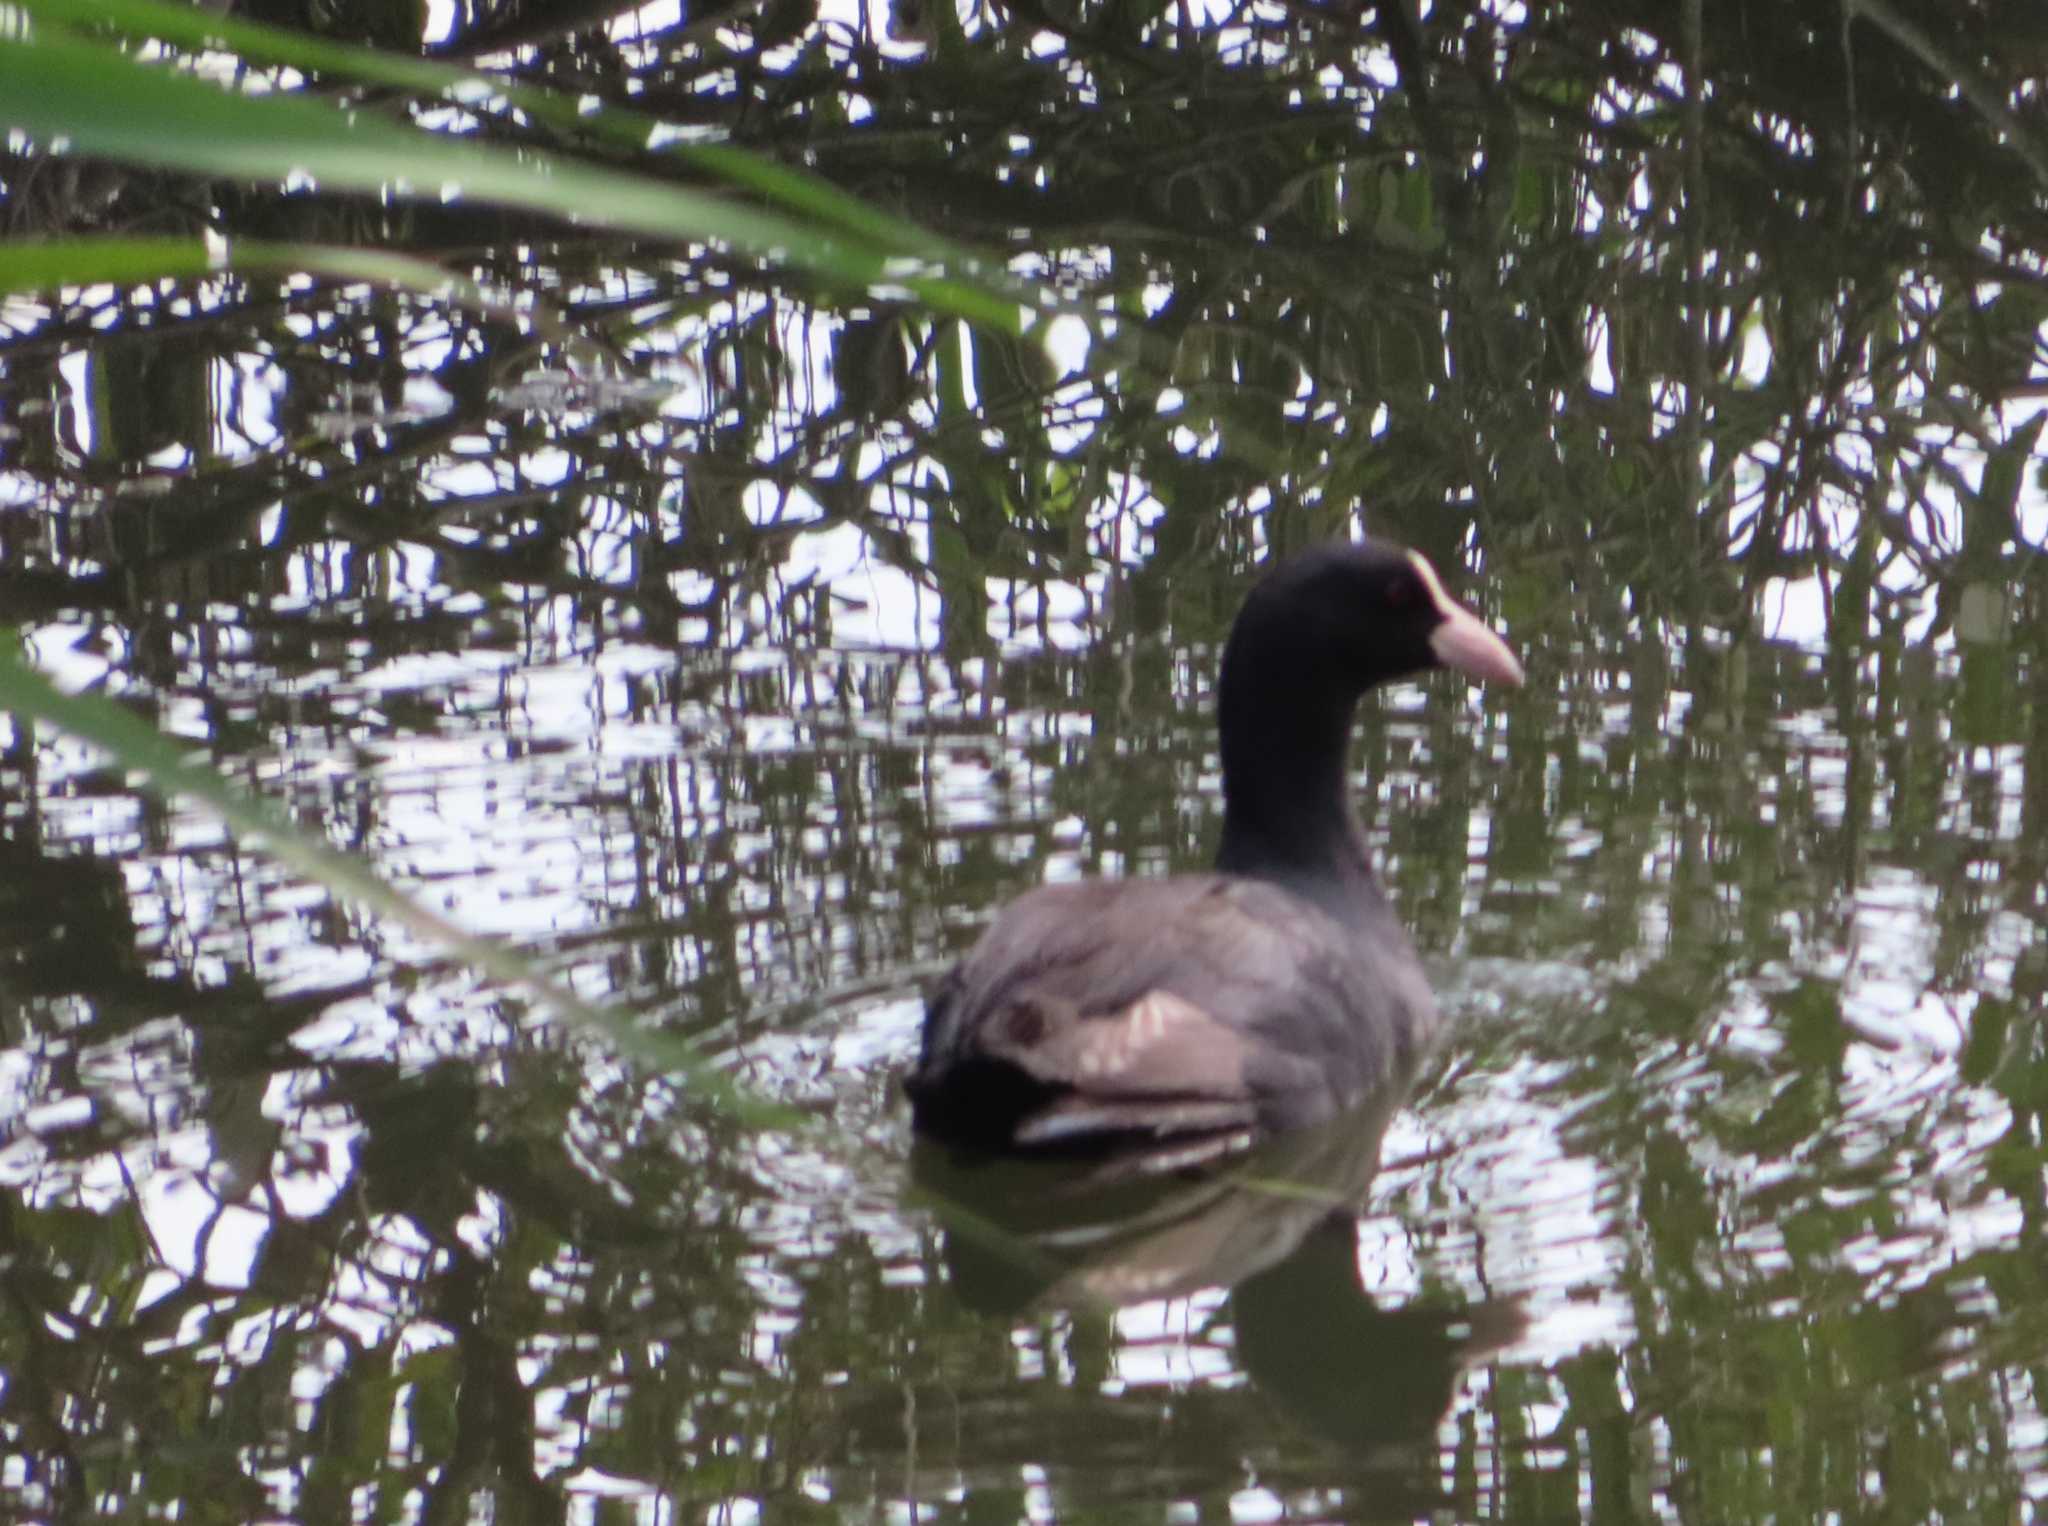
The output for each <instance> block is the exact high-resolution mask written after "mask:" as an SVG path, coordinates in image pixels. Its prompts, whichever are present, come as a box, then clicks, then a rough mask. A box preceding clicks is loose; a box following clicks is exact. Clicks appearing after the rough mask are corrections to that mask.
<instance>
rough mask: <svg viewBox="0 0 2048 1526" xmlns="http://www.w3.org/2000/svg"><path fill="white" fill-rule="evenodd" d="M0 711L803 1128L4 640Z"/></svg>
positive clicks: (724, 1098) (586, 1021)
mask: <svg viewBox="0 0 2048 1526" xmlns="http://www.w3.org/2000/svg"><path fill="white" fill-rule="evenodd" d="M0 709H7V710H11V711H13V712H14V713H15V714H16V715H18V716H27V717H29V718H31V719H34V720H39V721H42V722H45V723H46V724H48V725H51V726H55V727H57V728H58V729H59V730H61V731H64V732H67V733H69V734H70V735H72V736H74V737H77V738H78V739H79V740H81V741H85V742H89V743H91V744H92V745H93V746H95V747H98V748H100V749H102V750H103V751H105V752H106V753H108V754H109V755H110V756H111V757H112V758H113V759H114V760H115V761H116V763H118V764H119V765H120V766H121V767H122V768H124V769H127V770H130V771H131V772H134V773H136V774H139V775H141V777H142V778H143V780H144V781H145V782H146V783H147V784H148V786H149V788H150V789H152V790H154V791H155V792H156V793H157V794H159V795H162V796H163V797H165V798H166V799H173V800H181V801H184V802H186V803H187V804H191V805H196V806H199V807H201V808H203V809H205V810H207V811H210V812H211V813H212V814H213V815H215V816H217V817H219V818H220V819H221V821H222V822H224V823H225V824H226V825H227V827H228V828H229V830H231V831H233V832H234V833H235V834H236V835H237V836H239V837H240V838H242V839H243V841H245V842H246V843H248V844H249V845H251V846H252V847H256V848H258V849H260V850H261V851H262V852H264V853H266V854H268V855H269V856H270V857H271V858H273V859H275V860H277V861H278V862H279V863H281V864H283V865H284V866H285V867H286V868H287V869H290V870H291V871H292V872H293V873H294V874H297V875H300V876H302V877H304V878H305V879H308V880H311V881H313V882H314V883H316V884H318V885H320V886H322V887H324V888H325V889H326V890H327V891H328V893H329V894H331V895H333V896H335V897H337V898H338V899H341V900H344V901H348V902H352V903H353V904H355V905H357V906H359V907H361V908H362V909H364V910H365V911H368V912H372V913H374V914H375V915H377V916H380V917H385V918H388V919H390V920H391V921H393V922H396V923H399V924H400V925H402V926H404V927H406V928H408V929H410V930H411V931H412V932H413V933H415V934H416V935H418V936H419V937H421V938H423V939H427V940H429V941H431V942H432V943H434V944H435V945H436V946H438V947H440V948H442V949H444V950H446V951H447V952H448V953H449V954H450V955H452V956H453V957H455V958H457V959H460V960H462V961H463V962H464V963H465V964H468V965H470V966H471V967H472V968H474V969H477V970H480V971H482V972H483V973H484V974H485V975H488V976H489V977H490V978H491V979H493V980H495V981H498V982H500V983H502V984H505V985H510V986H518V987H521V988H523V989H525V990H527V991H529V992H530V993H532V994H533V995H534V996H535V997H537V998H538V999H539V1000H541V1001H542V1002H544V1003H545V1004H546V1005H547V1006H548V1007H549V1008H550V1009H552V1010H553V1011H554V1012H555V1013H556V1014H557V1015H559V1016H560V1017H562V1018H564V1019H565V1020H567V1021H569V1022H572V1023H575V1024H576V1025H577V1026H579V1027H582V1028H585V1029H587V1030H589V1031H591V1032H595V1033H599V1034H602V1035H603V1036H604V1037H605V1038H606V1039H607V1040H608V1041H609V1042H610V1043H611V1044H612V1045H613V1047H615V1048H616V1049H618V1050H619V1051H621V1052H622V1053H624V1054H626V1055H627V1056H629V1057H630V1058H632V1059H634V1060H637V1061H640V1062H641V1063H643V1064H646V1065H649V1066H651V1067H654V1068H657V1069H660V1070H663V1071H669V1072H673V1073H675V1074H677V1075H679V1076H681V1077H683V1078H684V1079H685V1080H686V1081H687V1082H688V1083H689V1084H690V1085H691V1086H692V1087H694V1088H695V1089H696V1090H697V1091H698V1092H699V1093H700V1094H701V1095H703V1096H705V1097H706V1098H707V1099H709V1100H711V1101H713V1102H715V1103H717V1104H718V1105H719V1106H721V1107H723V1108H725V1109H726V1110H727V1111H729V1112H730V1113H732V1114H734V1115H735V1116H737V1117H739V1118H740V1119H741V1120H742V1121H744V1122H747V1123H750V1124H753V1125H755V1126H757V1127H767V1128H791V1127H796V1126H798V1125H800V1124H801V1123H802V1122H803V1116H802V1115H801V1114H799V1113H797V1112H795V1111H794V1110H793V1109H790V1108H787V1107H783V1106H781V1105H780V1104H777V1103H772V1102H769V1101H766V1100H765V1099H762V1098H760V1097H758V1096H756V1095H755V1094H754V1093H752V1092H751V1091H749V1090H747V1089H746V1088H743V1087H741V1086H740V1085H738V1084H737V1083H736V1082H734V1081H733V1080H732V1078H731V1077H729V1076H727V1075H725V1074H724V1073H723V1072H721V1071H718V1070H716V1069H714V1068H713V1067H712V1066H711V1065H710V1064H709V1063H708V1062H707V1061H705V1060H704V1058H703V1057H702V1056H701V1055H699V1054H697V1052H696V1051H695V1050H694V1049H693V1048H692V1047H691V1046H690V1045H688V1044H686V1043H684V1042H683V1041H681V1040H680V1039H676V1038H673V1037H670V1036H667V1035H663V1034H659V1033H654V1032H651V1031H649V1030H648V1029H646V1028H643V1027H641V1026H640V1025H639V1024H638V1023H636V1022H634V1021H633V1019H632V1018H631V1017H630V1016H628V1015H627V1014H625V1013H623V1012H621V1011H619V1010H617V1009H616V1008H611V1007H598V1006H594V1005H592V1004H591V1003H589V1002H586V1001H585V1000H583V998H582V997H580V996H578V995H576V993H575V992H573V991H571V990H569V989H568V988H567V987H566V986H564V985H562V984H561V983H560V982H559V981H557V980H555V979H553V978H552V977H551V976H549V975H548V973H547V972H546V971H545V970H543V969H542V968H541V967H540V966H539V965H538V964H537V963H535V962H534V961H533V960H531V959H529V958H527V957H526V956H525V955H523V954H521V953H519V952H517V951H516V950H514V949H512V948H509V947H507V946H506V945H504V944H502V943H498V942H495V941H493V940H491V939H488V938H480V937H477V936H476V935H475V934H473V933H468V932H465V931H463V929H461V928H460V927H457V926H456V925H455V924H454V923H453V922H450V921H449V920H448V919H447V918H445V917H443V916H441V915H440V914H439V913H437V912H434V911H430V910H428V909H427V908H426V907H424V906H422V905H420V904H419V903H418V902H417V901H414V900H413V899H412V898H411V897H409V896H407V895H405V894H403V893H402V892H401V891H399V890H397V889H395V888H393V887H392V886H390V885H387V884H386V883H385V882H384V881H383V880H381V879H379V878H378V877H377V876H376V874H375V873H373V872H372V871H371V870H370V869H369V868H367V867H366V866H365V865H364V864H363V863H361V862H360V861H359V860H357V859H355V858H352V857H350V856H349V855H347V854H345V853H342V852H340V851H338V850H337V849H335V848H333V847H331V846H329V845H328V844H327V843H325V842H323V841H321V840H320V839H319V838H317V837H314V836H312V835H311V834H309V833H307V832H305V831H303V830H301V829H300V828H299V827H298V826H297V825H296V824H295V823H294V822H293V821H292V820H291V818H290V817H288V816H287V815H285V813H284V812H283V811H281V810H280V809H278V808H277V807H276V806H274V805H272V804H271V803H270V802H269V801H266V800H263V799H260V798H258V797H257V796H254V795H251V794H249V793H248V792H247V791H245V790H243V789H241V788H240V787H239V786H237V785H235V784H234V783H232V782H230V781H229V780H227V779H224V778H222V777H221V776H220V775H219V774H217V773H215V772H214V771H213V770H212V769H210V768H207V767H205V766H204V765H202V764H199V763H196V762H193V761H192V760H191V759H190V758H189V757H187V755H186V751H185V749H184V748H182V747H180V746H179V744H178V743H176V742H174V741H172V740H171V739H170V738H168V737H166V736H164V735H163V734H162V733H161V732H159V731H157V730H155V729H154V728H153V727H151V726H149V725H147V724H145V723H144V722H143V721H141V720H140V719H138V718H137V717H135V716H133V715H131V714H129V712H128V711H126V710H124V709H122V708H121V707H120V706H119V705H117V704H115V703H114V702H113V701H112V700H110V699H107V698H106V697H105V696H103V695H96V694H66V693H65V692H63V691H62V690H60V689H58V688H57V687H56V686H55V685H54V684H52V683H51V682H50V681H49V679H48V678H46V677H45V676H44V675H43V674H41V673H40V672H38V671H37V670H36V669H35V668H33V667H31V666H30V665H29V664H28V662H27V661H26V660H25V658H24V657H23V654H22V649H21V642H20V638H19V637H18V636H16V635H14V634H12V633H8V634H7V635H5V637H4V638H0Z"/></svg>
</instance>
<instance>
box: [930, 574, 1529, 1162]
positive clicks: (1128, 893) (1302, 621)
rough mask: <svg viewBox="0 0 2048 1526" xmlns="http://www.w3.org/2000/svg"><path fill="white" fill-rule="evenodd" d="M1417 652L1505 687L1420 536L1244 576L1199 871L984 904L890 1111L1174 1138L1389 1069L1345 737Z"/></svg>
mask: <svg viewBox="0 0 2048 1526" xmlns="http://www.w3.org/2000/svg"><path fill="white" fill-rule="evenodd" d="M1435 667H1447V668H1455V669H1457V670H1458V671H1460V672H1463V673H1467V674H1470V675H1471V676H1472V677H1474V678H1479V679H1491V680H1496V681H1499V682H1502V683H1509V684H1518V683H1520V682H1521V681H1522V667H1521V664H1520V663H1519V662H1517V661H1516V660H1515V657H1514V654H1513V653H1512V652H1510V651H1509V650H1508V648H1507V647H1506V645H1505V644H1503V643H1502V641H1501V640H1500V638H1499V637H1498V636H1496V635H1494V634H1493V632H1492V631H1490V630H1488V629H1487V628H1486V626H1485V625H1484V624H1482V623H1481V622H1480V620H1479V619H1478V617H1477V616H1475V615H1473V614H1472V613H1471V612H1470V611H1469V610H1466V609H1463V608H1461V607H1460V606H1459V605H1457V604H1455V603H1453V602H1452V601H1451V599H1450V597H1449V596H1448V595H1446V594H1445V592H1444V590H1443V585H1442V584H1441V583H1439V582H1438V581H1437V576H1436V573H1435V572H1434V571H1432V570H1431V568H1430V565H1429V563H1428V562H1426V561H1425V560H1423V558H1422V557H1421V556H1420V555H1418V554H1416V553H1414V552H1408V551H1401V550H1397V549H1395V548H1393V547H1389V546H1382V545H1376V544H1371V543H1364V544H1344V543H1340V544H1333V545H1325V546H1321V547H1318V548H1316V549H1314V550H1311V551H1308V552H1306V553H1304V554H1302V555H1300V556H1296V557H1294V558H1292V559H1290V560H1288V561H1285V562H1283V563H1282V564H1280V565H1279V566H1278V567H1276V568H1275V569H1274V570H1273V571H1272V572H1270V573H1269V574H1268V575H1267V576H1266V577H1265V578H1264V579H1263V580H1262V581H1261V582H1260V583H1259V584H1258V585H1257V586H1256V587H1255V588H1254V589H1253V590H1252V592H1251V594H1250V595H1249V596H1248V597H1247V598H1246V600H1245V603H1244V608H1243V609H1242V610H1240V611H1239V613H1238V617H1237V621H1236V624H1235V625H1234V626H1232V628H1231V632H1230V639H1229V641H1228V642H1227V643H1226V644H1225V646H1224V649H1223V671H1222V675H1221V678H1220V680H1219V682H1218V684H1217V725H1218V729H1219V731H1220V732H1221V738H1222V752H1223V844H1222V848H1221V850H1220V851H1219V852H1218V854H1217V857H1216V870H1215V872H1214V873H1212V874H1186V875H1176V876H1173V877H1171V878H1167V879H1150V880H1128V881H1106V880H1087V881H1078V882H1073V883H1067V884H1058V885H1045V886H1042V887H1040V888H1039V889H1037V890H1033V891H1030V892H1028V893H1026V894H1025V895H1023V896H1020V897H1019V898H1018V899H1017V900H1015V901H1013V902H1012V903H1011V904H1010V905H1009V906H1007V907H1006V908H1004V909H1003V911H1002V912H1001V913H1000V914H999V915H998V916H997V917H996V919H995V921H994V922H993V923H992V924H990V926H989V928H988V930H987V931H986V932H985V933H983V934H982V937H981V939H980V941H979V942H978V943H976V944H975V945H974V947H973V948H972V949H971V950H969V951H968V953H967V955H966V957H965V958H963V959H962V960H961V961H960V962H959V963H958V964H957V965H955V966H954V967H953V969H952V970H951V971H950V972H949V973H948V974H947V975H946V976H945V978H944V979H943V980H942V981H941V982H940V983H939V986H938V987H937V989H936V990H935V991H933V993H932V995H931V999H930V1002H929V1004H928V1006H927V1008H926V1011H925V1022H924V1042H923V1045H922V1049H921V1052H920V1054H919V1056H918V1062H917V1068H916V1069H915V1071H914V1072H913V1073H912V1074H911V1076H910V1077H909V1079H908V1081H907V1082H906V1089H907V1090H908V1091H909V1093H910V1099H911V1110H912V1120H913V1122H914V1124H915V1125H916V1127H917V1128H918V1129H920V1130H922V1131H923V1132H925V1133H927V1134H929V1135H932V1136H934V1137H936V1138H939V1139H942V1140H947V1141H951V1142H955V1143H959V1144H964V1145H969V1146H973V1147H977V1148H980V1149H984V1150H996V1151H1034V1152H1036V1151H1053V1150H1061V1151H1065V1150H1075V1149H1095V1148H1115V1147H1118V1146H1120V1145H1129V1144H1137V1145H1140V1146H1143V1145H1146V1144H1148V1143H1149V1144H1153V1145H1156V1144H1158V1143H1160V1142H1168V1143H1174V1144H1183V1145H1184V1146H1185V1147H1186V1149H1187V1150H1188V1151H1189V1152H1190V1153H1189V1154H1188V1156H1187V1158H1196V1157H1197V1156H1199V1155H1202V1154H1210V1153H1215V1152H1216V1151H1217V1150H1218V1149H1227V1148H1236V1147H1237V1146H1238V1145H1240V1144H1244V1143H1248V1142H1249V1141H1250V1140H1251V1139H1252V1138H1254V1137H1255V1136H1258V1135H1261V1134H1265V1133H1270V1132H1273V1131H1277V1130H1282V1129H1292V1128H1300V1127H1304V1126H1306V1125H1309V1124H1313V1123H1318V1122H1321V1121H1323V1120H1325V1119H1328V1118H1330V1117H1332V1116H1334V1115H1335V1114H1336V1113H1338V1112H1340V1111H1342V1110H1343V1109H1345V1108H1348V1107H1350V1106H1352V1105H1354V1104H1355V1103H1357V1102H1359V1101H1360V1100H1362V1099H1363V1098H1365V1097H1366V1096H1367V1095H1368V1094H1370V1093H1371V1092H1372V1091H1373V1090H1374V1089H1375V1088H1376V1087H1380V1086H1383V1085H1386V1084H1389V1083H1390V1082H1391V1081H1393V1080H1394V1079H1395V1078H1397V1077H1399V1076H1402V1075H1404V1074H1406V1073H1407V1071H1408V1070H1409V1069H1410V1068H1411V1067H1412V1066H1413V1064H1414V1063H1415V1060H1416V1058H1417V1056H1418V1055H1419V1054H1420V1053H1421V1052H1422V1051H1423V1050H1424V1049H1425V1048H1426V1046H1427V1045H1428V1044H1429V1043H1430V1041H1431V1040H1432V1039H1433V1038H1434V1037H1435V1034H1436V1030H1437V1026H1438V1023H1437V1010H1436V1002H1435V1000H1434V998H1433V997H1432V996H1431V995H1430V990H1429V984H1428V982H1427V980H1426V979H1425V978H1424V976H1423V972H1422V966H1421V963H1420V961H1418V959H1417V958H1416V955H1415V947H1414V945H1413V944H1412V943H1411V942H1410V941H1409V939H1408V935H1407V933H1406V932H1405V931H1403V929H1402V927H1401V925H1400V923H1399V922H1397V921H1396V920H1395V918H1394V913H1393V909H1392V907H1391V906H1390V905H1389V904H1388V902H1387V898H1386V895H1385V893H1384V892H1383V891H1382V890H1381V889H1380V887H1379V883H1378V881H1377V880H1376V879H1374V877H1373V872H1372V865H1371V862H1370V860H1369V858H1368V855H1367V851H1366V843H1365V835H1364V832H1363V831H1362V830H1361V829H1360V827H1359V824H1358V818H1357V817H1356V816H1355V815H1354V814H1353V812H1352V809H1351V800H1350V792H1349V789H1348V787H1347V785H1346V779H1345V776H1346V755H1347V753H1348V751H1349V748H1350V741H1351V718H1352V712H1353V710H1354V708H1355V707H1356V705H1357V702H1358V699H1359V696H1360V695H1362V694H1363V693H1364V692H1365V691H1366V690H1367V689H1369V688H1371V687H1372V686H1373V685H1374V684H1378V683H1384V682H1387V681H1389V680H1391V679H1396V678H1401V677H1404V676H1407V675H1410V674H1414V673H1419V672H1422V671H1424V670H1426V669H1429V668H1435Z"/></svg>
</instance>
